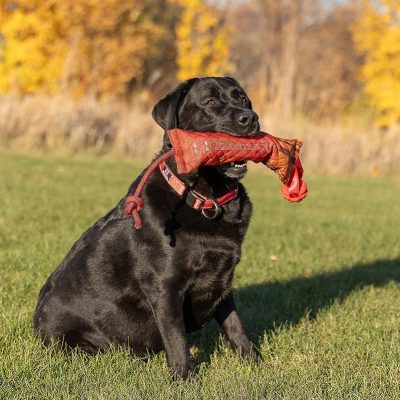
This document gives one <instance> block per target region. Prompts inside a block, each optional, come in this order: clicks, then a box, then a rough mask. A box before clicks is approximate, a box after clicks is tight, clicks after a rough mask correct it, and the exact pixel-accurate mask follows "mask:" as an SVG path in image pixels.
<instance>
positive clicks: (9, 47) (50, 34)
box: [0, 3, 63, 93]
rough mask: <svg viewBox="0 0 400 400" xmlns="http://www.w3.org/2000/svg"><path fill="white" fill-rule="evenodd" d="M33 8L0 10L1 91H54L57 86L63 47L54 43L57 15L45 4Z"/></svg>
mask: <svg viewBox="0 0 400 400" xmlns="http://www.w3.org/2000/svg"><path fill="white" fill-rule="evenodd" d="M1 5H2V6H3V7H4V3H3V4H1ZM3 7H2V8H3ZM36 11H37V12H31V11H29V10H25V9H23V8H22V7H21V8H16V9H15V11H14V12H11V13H9V14H8V15H5V13H2V18H1V19H0V34H1V35H2V36H3V37H4V41H3V43H2V45H1V48H0V57H1V62H0V91H1V92H7V91H17V92H23V93H33V92H37V91H39V90H45V91H47V92H54V91H56V90H57V88H58V83H59V82H58V79H59V77H60V73H61V68H62V62H63V49H62V48H61V47H60V46H58V45H57V43H56V38H55V35H56V19H55V18H54V16H52V15H51V10H50V9H48V8H46V7H40V6H39V7H38V9H37V10H36ZM43 21H46V23H43Z"/></svg>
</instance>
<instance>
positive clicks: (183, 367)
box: [169, 362, 192, 380]
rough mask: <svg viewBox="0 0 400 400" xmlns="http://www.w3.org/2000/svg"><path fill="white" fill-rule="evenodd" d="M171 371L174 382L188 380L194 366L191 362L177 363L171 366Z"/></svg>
mask: <svg viewBox="0 0 400 400" xmlns="http://www.w3.org/2000/svg"><path fill="white" fill-rule="evenodd" d="M169 371H170V374H171V376H172V379H173V380H180V379H183V380H186V379H187V378H188V377H189V375H190V373H191V371H192V365H191V363H190V362H187V363H183V364H178V363H175V364H172V365H170V366H169Z"/></svg>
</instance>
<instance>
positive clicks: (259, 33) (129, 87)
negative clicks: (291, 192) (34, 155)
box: [0, 0, 400, 177]
mask: <svg viewBox="0 0 400 400" xmlns="http://www.w3.org/2000/svg"><path fill="white" fill-rule="evenodd" d="M0 9H1V10H0V12H1V14H0V148H7V149H16V150H18V151H24V152H25V151H35V152H37V151H40V152H52V153H66V154H79V153H90V154H99V155H103V154H112V155H116V156H119V157H121V156H125V157H129V158H132V157H137V158H144V157H149V156H150V155H152V154H154V152H155V151H157V150H158V148H159V147H160V138H161V135H162V131H161V128H159V127H158V126H157V125H156V124H155V122H153V121H152V118H151V108H152V106H153V104H154V103H155V102H156V101H157V100H158V99H159V98H161V97H162V96H164V95H165V93H166V92H167V91H168V90H170V89H171V88H173V87H174V86H175V85H176V84H177V82H178V81H180V80H183V79H187V78H190V77H194V76H213V75H214V76H215V75H216V76H223V75H228V76H232V77H234V78H236V79H237V80H238V81H239V82H240V83H241V85H242V86H243V87H244V89H245V90H246V91H247V93H248V95H249V96H250V98H251V100H252V102H253V107H254V109H255V111H256V112H258V113H259V115H260V116H261V121H262V129H263V130H265V131H268V132H270V133H271V134H274V135H276V136H282V137H298V138H301V139H303V140H304V141H305V142H306V143H305V147H304V154H303V164H305V166H306V168H308V169H311V171H314V172H318V173H328V174H364V175H369V176H375V177H376V176H380V175H388V174H390V175H394V174H399V168H398V166H399V162H400V144H399V139H400V128H399V122H400V1H399V0H376V1H374V0H365V1H363V0H359V1H346V0H325V1H323V0H281V1H276V0H236V1H234V0H231V1H229V0H220V1H217V0H214V1H212V0H186V1H184V0H102V1H98V0H62V1H61V0H19V1H17V0H15V1H12V0H0Z"/></svg>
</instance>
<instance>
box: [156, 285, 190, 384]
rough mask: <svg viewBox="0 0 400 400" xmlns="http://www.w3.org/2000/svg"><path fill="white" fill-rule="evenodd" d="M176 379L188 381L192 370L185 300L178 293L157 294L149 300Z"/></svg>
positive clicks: (170, 367) (169, 364) (171, 370)
mask: <svg viewBox="0 0 400 400" xmlns="http://www.w3.org/2000/svg"><path fill="white" fill-rule="evenodd" d="M149 301H150V303H151V307H152V310H153V313H154V317H155V319H156V322H157V326H158V329H159V331H160V334H161V338H162V341H163V344H164V349H165V352H166V353H167V362H168V366H169V369H170V372H171V374H172V376H173V377H174V378H176V377H181V378H183V379H186V378H187V377H188V375H189V372H190V370H191V367H190V353H189V344H188V340H187V335H186V330H185V324H184V321H183V298H181V296H180V295H178V294H176V293H171V292H169V291H168V292H165V293H162V292H157V293H155V295H154V298H153V299H149Z"/></svg>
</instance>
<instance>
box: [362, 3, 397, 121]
mask: <svg viewBox="0 0 400 400" xmlns="http://www.w3.org/2000/svg"><path fill="white" fill-rule="evenodd" d="M380 3H381V4H379V7H376V6H374V4H373V3H372V1H365V2H364V11H363V15H362V17H361V18H360V20H359V22H358V24H357V25H356V27H355V29H354V41H355V43H356V46H357V48H358V50H359V51H360V52H362V53H363V54H364V55H365V63H364V65H363V67H362V70H361V74H362V78H363V80H364V81H365V86H364V88H365V93H366V94H367V95H368V96H369V98H370V99H371V102H372V103H373V104H374V105H375V107H376V108H377V109H378V110H379V112H380V116H379V119H378V123H379V125H380V126H389V125H392V124H395V123H399V122H400V100H399V99H400V1H399V0H395V1H393V0H382V1H381V2H380Z"/></svg>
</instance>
